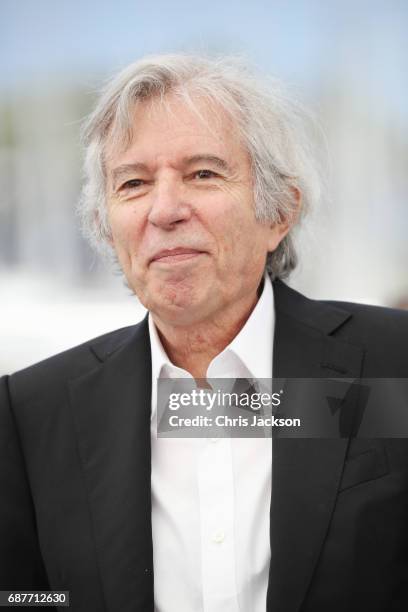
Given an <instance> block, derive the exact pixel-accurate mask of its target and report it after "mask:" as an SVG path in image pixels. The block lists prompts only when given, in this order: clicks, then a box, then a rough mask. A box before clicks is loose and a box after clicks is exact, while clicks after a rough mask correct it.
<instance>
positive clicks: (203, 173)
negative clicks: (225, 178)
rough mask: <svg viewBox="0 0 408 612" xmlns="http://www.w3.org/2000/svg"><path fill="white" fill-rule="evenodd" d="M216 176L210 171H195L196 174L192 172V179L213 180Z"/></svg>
mask: <svg viewBox="0 0 408 612" xmlns="http://www.w3.org/2000/svg"><path fill="white" fill-rule="evenodd" d="M216 176H218V175H217V174H216V173H215V172H213V171H212V170H197V172H194V178H198V179H209V178H215V177H216Z"/></svg>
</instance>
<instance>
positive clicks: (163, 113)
mask: <svg viewBox="0 0 408 612" xmlns="http://www.w3.org/2000/svg"><path fill="white" fill-rule="evenodd" d="M168 102H169V103H170V107H169V108H167V109H165V108H164V107H163V106H161V105H159V104H158V103H157V102H154V101H153V102H152V101H149V102H144V103H142V104H140V105H139V106H138V107H137V109H136V110H135V112H134V122H135V130H134V136H133V139H132V142H131V143H130V145H129V147H128V148H127V150H126V151H124V152H121V153H119V154H118V153H116V154H115V152H114V151H108V155H107V160H106V169H107V193H108V218H109V223H110V227H111V233H112V244H113V246H114V248H115V250H116V253H117V256H118V258H119V261H120V264H121V266H122V269H123V271H124V273H125V275H126V278H127V281H128V283H129V285H130V287H131V288H132V289H133V290H134V292H135V293H136V295H137V296H138V297H139V299H140V301H141V302H142V304H143V305H144V306H145V307H146V308H147V309H149V310H150V311H151V312H152V313H153V315H155V318H156V320H161V321H162V322H163V323H167V324H171V325H175V326H177V325H178V326H182V325H191V324H197V323H201V322H206V321H212V322H214V323H217V321H219V322H220V323H221V322H222V321H223V320H225V316H226V315H227V316H228V313H229V314H231V313H232V312H233V309H234V308H239V307H240V305H242V304H247V303H250V302H251V300H252V304H254V303H255V301H256V290H257V287H258V285H259V283H260V279H261V277H262V274H263V270H264V266H265V259H266V255H267V252H268V251H272V250H274V249H275V248H276V246H277V245H278V244H279V242H280V240H281V239H282V237H283V235H284V231H283V229H282V227H281V226H275V227H273V228H271V227H270V226H268V225H264V224H261V223H259V222H258V221H257V220H256V219H255V212H254V197H253V183H252V175H251V167H250V160H249V156H248V154H247V152H246V151H245V149H244V147H243V146H242V144H241V143H240V141H239V138H238V136H237V130H236V129H234V126H233V124H232V123H231V121H230V119H229V118H228V117H227V116H225V115H223V114H222V112H221V111H220V110H219V109H216V108H214V106H211V105H209V104H207V103H204V102H201V103H200V104H199V109H200V113H201V114H202V116H203V117H204V119H205V121H203V120H202V119H201V118H200V117H199V116H198V115H197V114H196V113H194V112H193V111H192V110H190V109H189V108H188V107H187V106H186V105H184V104H183V103H181V102H180V101H179V100H176V99H175V98H172V97H171V96H169V97H168ZM215 111H217V117H218V118H217V119H214V117H215V116H216V115H215ZM208 126H210V127H208ZM223 315H224V318H223Z"/></svg>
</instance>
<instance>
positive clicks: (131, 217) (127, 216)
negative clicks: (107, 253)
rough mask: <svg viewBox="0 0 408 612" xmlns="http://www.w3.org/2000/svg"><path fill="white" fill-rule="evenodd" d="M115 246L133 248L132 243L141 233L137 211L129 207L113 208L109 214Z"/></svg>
mask: <svg viewBox="0 0 408 612" xmlns="http://www.w3.org/2000/svg"><path fill="white" fill-rule="evenodd" d="M108 219H109V224H110V228H111V233H112V237H113V242H114V246H115V247H119V246H120V247H121V248H124V249H128V250H129V251H131V250H132V244H135V241H136V239H137V237H138V235H139V233H140V229H139V228H140V221H139V220H138V218H137V216H136V214H135V211H132V209H131V208H130V207H129V208H126V209H125V208H121V209H119V208H116V209H112V210H111V211H110V213H109V216H108Z"/></svg>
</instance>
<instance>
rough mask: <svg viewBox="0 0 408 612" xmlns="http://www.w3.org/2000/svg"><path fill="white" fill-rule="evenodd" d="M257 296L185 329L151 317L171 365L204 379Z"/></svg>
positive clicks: (240, 326)
mask: <svg viewBox="0 0 408 612" xmlns="http://www.w3.org/2000/svg"><path fill="white" fill-rule="evenodd" d="M258 293H259V291H258V292H257V293H255V294H254V295H252V296H250V297H247V298H245V299H244V300H242V301H241V302H240V303H238V304H234V305H233V306H232V307H230V308H229V309H227V310H226V311H225V312H223V313H222V315H217V320H216V321H214V319H208V320H204V321H200V322H199V323H195V324H193V325H189V326H182V325H181V326H174V325H167V324H166V323H165V322H164V321H162V320H161V319H160V318H158V317H156V315H153V320H154V322H155V324H156V327H157V330H158V332H159V336H160V340H161V342H162V344H163V347H164V349H165V351H166V353H167V355H168V357H169V359H170V360H171V362H172V363H174V365H176V366H178V367H179V368H183V369H184V370H187V372H190V374H191V375H192V376H194V378H196V379H198V378H201V379H203V378H206V375H207V370H208V366H209V365H210V363H211V361H212V360H213V359H214V357H216V356H217V355H219V354H220V353H221V351H223V350H224V349H225V347H226V346H228V345H229V344H230V343H231V342H232V340H233V339H234V338H235V336H237V335H238V333H239V332H240V330H241V329H242V328H243V326H244V325H245V323H246V321H247V320H248V318H249V316H250V315H251V312H252V311H253V309H254V308H255V306H256V303H257V301H258Z"/></svg>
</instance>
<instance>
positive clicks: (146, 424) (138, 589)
mask: <svg viewBox="0 0 408 612" xmlns="http://www.w3.org/2000/svg"><path fill="white" fill-rule="evenodd" d="M93 350H94V352H95V353H96V354H98V357H99V358H100V359H101V360H102V363H101V364H100V365H99V366H98V367H97V368H96V369H95V370H93V371H92V372H89V373H88V374H86V375H85V376H82V377H81V378H79V379H76V380H74V381H72V382H71V384H70V397H71V403H72V410H73V414H74V420H75V427H76V432H77V439H78V450H79V455H80V459H81V462H82V466H83V471H84V478H85V486H86V488H87V493H88V499H89V511H90V515H91V521H92V525H93V535H94V541H95V548H96V562H97V564H98V567H99V572H100V578H101V588H102V591H103V594H104V598H105V603H106V609H107V610H109V612H116V610H123V611H126V610H129V611H130V610H132V612H136V611H140V612H148V611H149V610H153V557H152V534H151V493H150V473H151V461H150V402H151V359H150V342H149V335H148V326H147V322H146V320H144V321H143V322H142V323H140V324H139V325H138V326H136V327H135V328H134V330H133V332H132V333H131V335H130V337H129V336H128V338H127V340H125V342H124V343H123V344H122V345H121V346H119V347H113V348H112V347H107V346H106V344H105V345H102V346H99V347H94V349H93Z"/></svg>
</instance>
